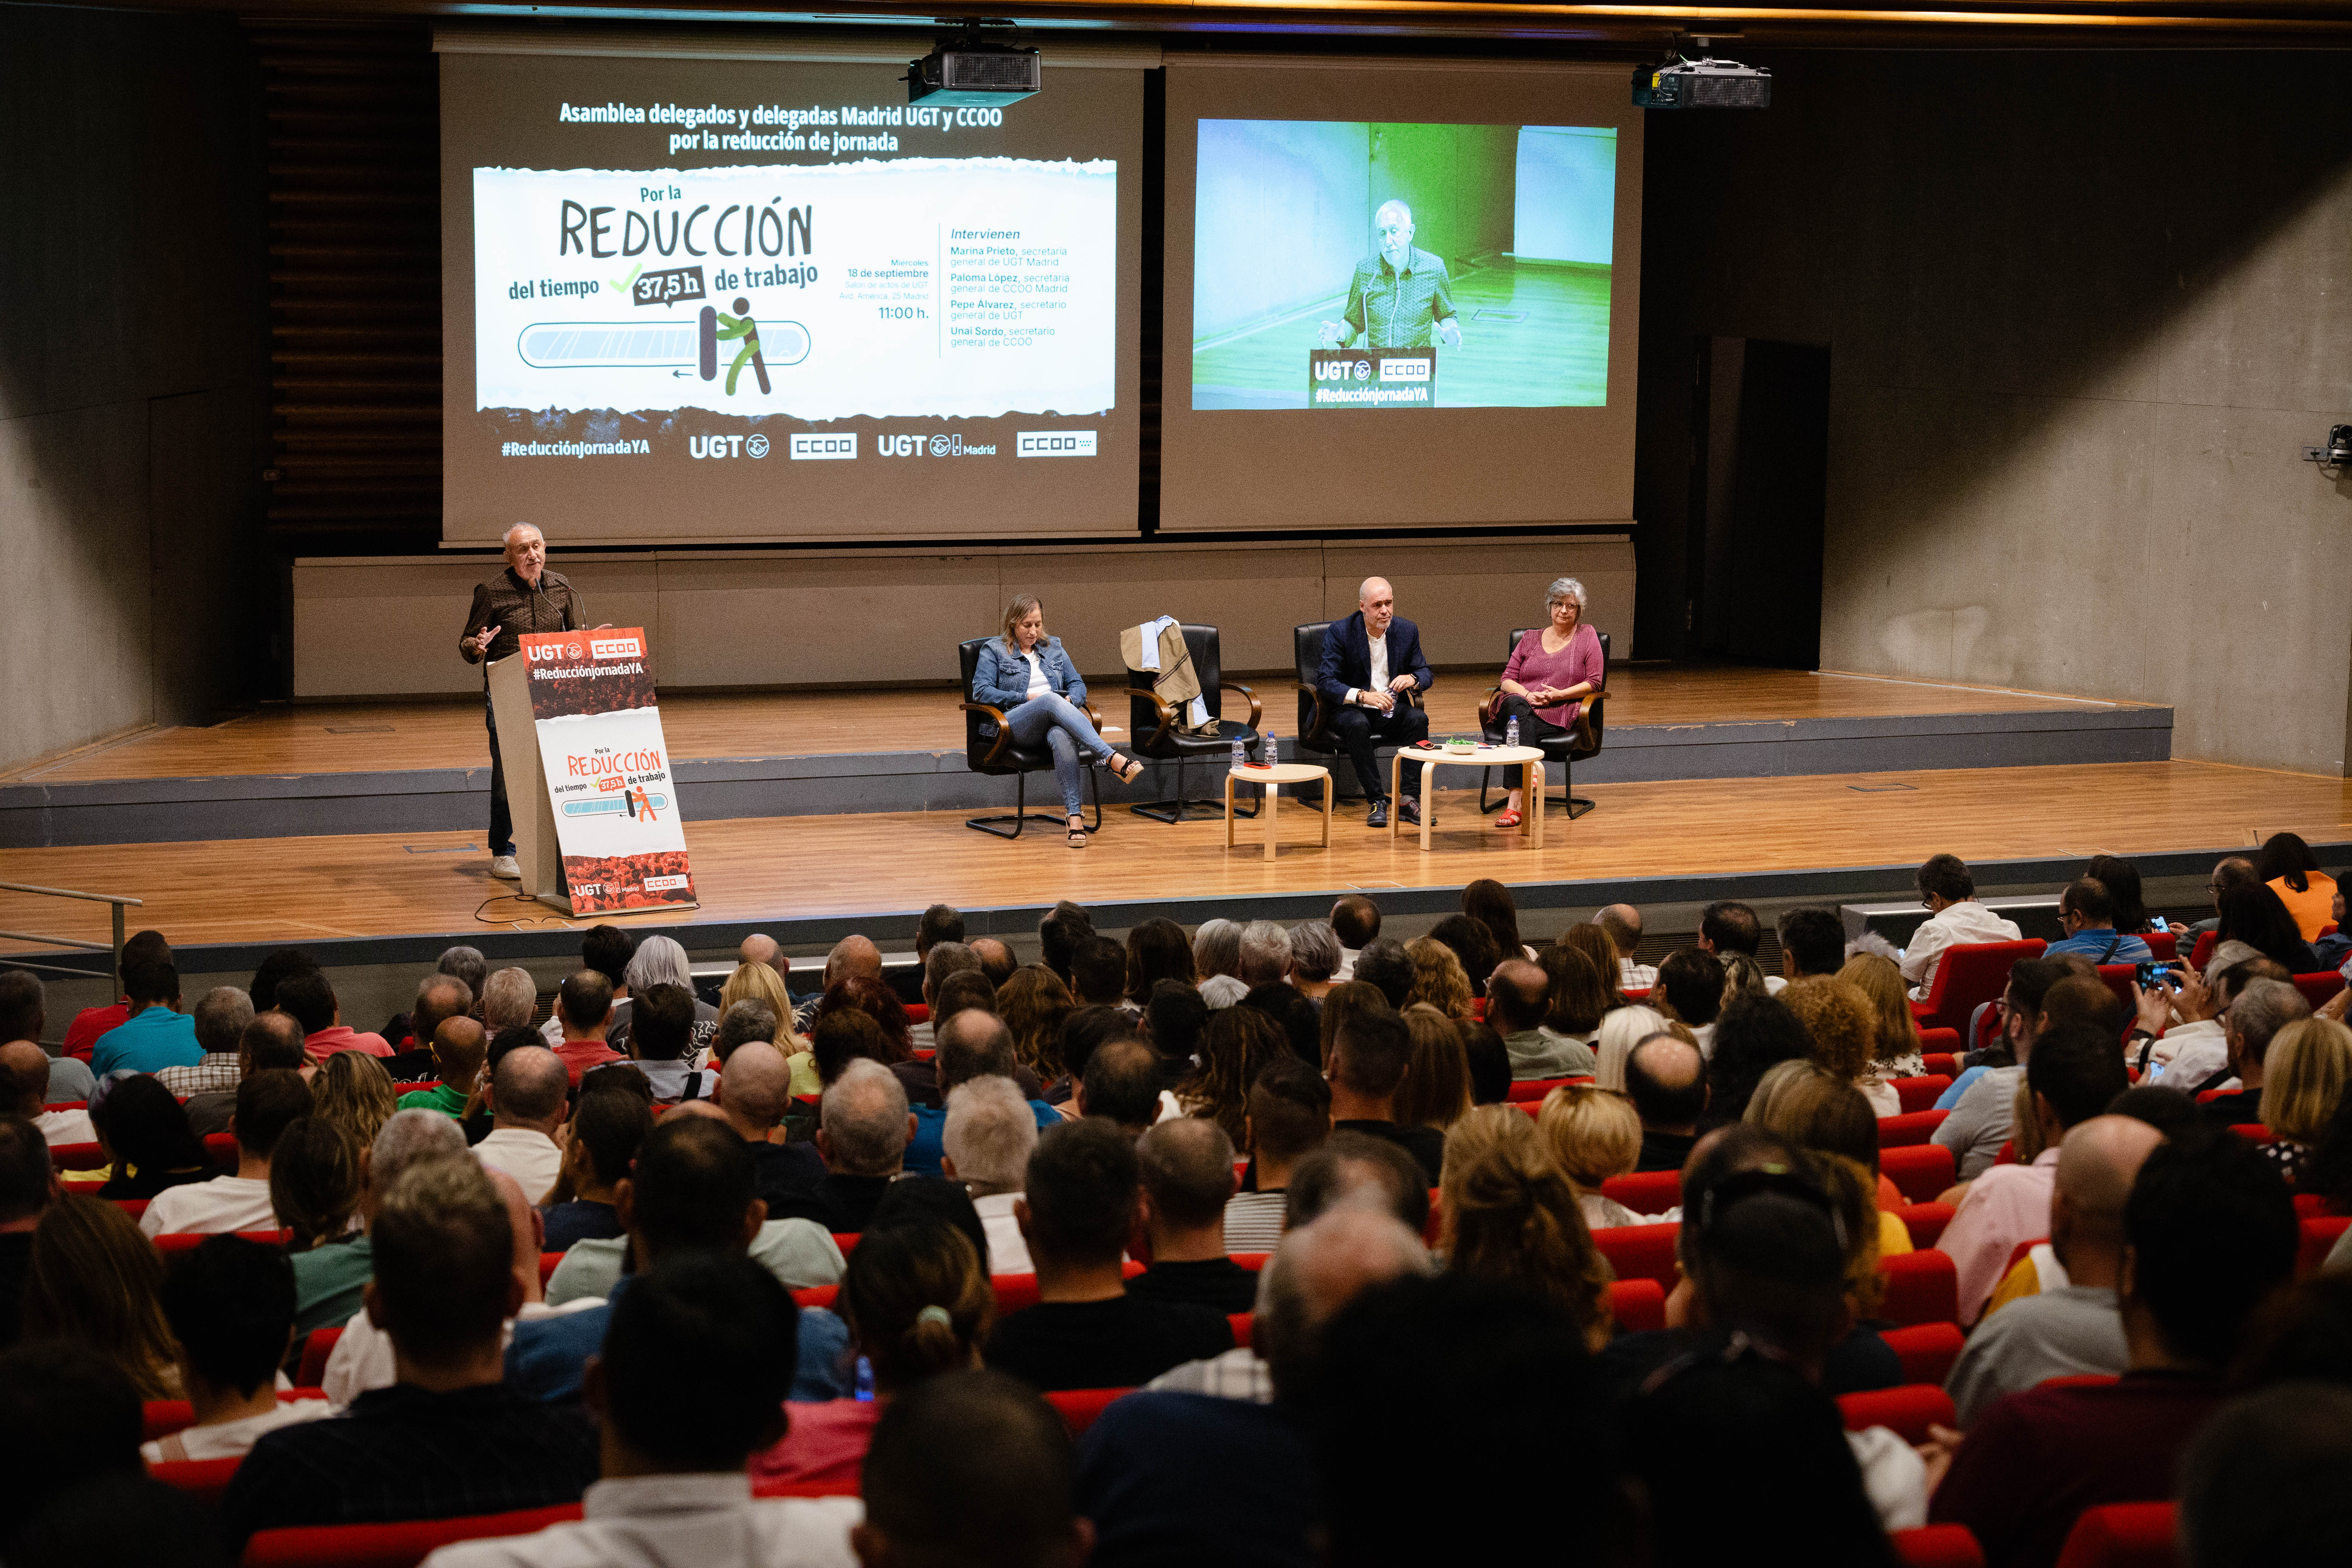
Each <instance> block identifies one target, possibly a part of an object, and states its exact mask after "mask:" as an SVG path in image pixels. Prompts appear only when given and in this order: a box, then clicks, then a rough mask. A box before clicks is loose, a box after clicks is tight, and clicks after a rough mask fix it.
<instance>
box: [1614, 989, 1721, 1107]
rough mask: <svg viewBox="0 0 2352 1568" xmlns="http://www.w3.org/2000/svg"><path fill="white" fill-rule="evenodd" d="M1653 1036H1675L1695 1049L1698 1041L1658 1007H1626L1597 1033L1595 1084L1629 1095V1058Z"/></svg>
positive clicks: (1617, 1012) (1615, 1011)
mask: <svg viewBox="0 0 2352 1568" xmlns="http://www.w3.org/2000/svg"><path fill="white" fill-rule="evenodd" d="M1652 1035H1674V1036H1676V1037H1678V1038H1680V1039H1682V1040H1685V1041H1686V1042H1688V1043H1689V1044H1691V1045H1694V1046H1696V1045H1697V1044H1698V1037H1696V1035H1693V1034H1692V1033H1691V1032H1690V1026H1688V1025H1686V1024H1677V1023H1675V1022H1674V1021H1673V1020H1672V1019H1670V1018H1668V1017H1667V1016H1665V1015H1664V1013H1661V1012H1659V1011H1658V1010H1657V1009H1656V1008H1655V1007H1643V1006H1638V1005H1635V1006H1625V1007H1619V1008H1616V1009H1615V1010H1613V1011H1612V1012H1611V1013H1610V1014H1609V1015H1608V1016H1606V1017H1604V1018H1602V1019H1601V1027H1600V1028H1599V1029H1597V1030H1595V1031H1594V1032H1593V1044H1592V1057H1593V1060H1594V1061H1595V1063H1597V1064H1598V1065H1597V1066H1595V1067H1594V1068H1593V1070H1592V1081H1593V1082H1594V1083H1595V1084H1597V1085H1599V1086H1600V1087H1601V1088H1602V1089H1607V1090H1609V1091H1610V1092H1611V1093H1612V1094H1622V1093H1624V1092H1625V1058H1627V1057H1630V1056H1632V1055H1633V1047H1635V1046H1638V1045H1640V1044H1641V1043H1642V1042H1643V1040H1646V1039H1648V1038H1649V1037H1651V1036H1652Z"/></svg>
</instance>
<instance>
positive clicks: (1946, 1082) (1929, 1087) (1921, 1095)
mask: <svg viewBox="0 0 2352 1568" xmlns="http://www.w3.org/2000/svg"><path fill="white" fill-rule="evenodd" d="M1887 1082H1888V1086H1889V1087H1890V1088H1892V1089H1894V1090H1895V1093H1896V1094H1897V1095H1899V1096H1900V1097H1901V1098H1902V1100H1903V1113H1904V1114H1905V1115H1906V1116H1908V1115H1911V1114H1913V1113H1914V1112H1916V1111H1921V1110H1934V1109H1935V1108H1936V1101H1937V1100H1939V1099H1941V1098H1942V1097H1943V1093H1944V1091H1945V1090H1946V1089H1949V1088H1951V1087H1952V1080H1951V1079H1948V1078H1946V1077H1945V1076H1944V1075H1943V1074H1941V1073H1929V1074H1928V1075H1927V1076H1926V1077H1924V1078H1898V1079H1888V1080H1887Z"/></svg>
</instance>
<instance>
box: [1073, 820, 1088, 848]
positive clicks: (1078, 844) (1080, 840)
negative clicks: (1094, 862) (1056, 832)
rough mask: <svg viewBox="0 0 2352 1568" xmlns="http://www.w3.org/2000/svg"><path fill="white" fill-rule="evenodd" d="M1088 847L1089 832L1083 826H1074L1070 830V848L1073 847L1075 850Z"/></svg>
mask: <svg viewBox="0 0 2352 1568" xmlns="http://www.w3.org/2000/svg"><path fill="white" fill-rule="evenodd" d="M1070 847H1071V848H1073V849H1084V848H1085V847H1087V830H1086V828H1085V827H1083V826H1075V825H1074V826H1072V827H1071V828H1070Z"/></svg>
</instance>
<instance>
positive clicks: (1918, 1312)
mask: <svg viewBox="0 0 2352 1568" xmlns="http://www.w3.org/2000/svg"><path fill="white" fill-rule="evenodd" d="M1878 1272H1879V1275H1880V1276H1881V1278H1883V1279H1885V1282H1886V1297H1885V1302H1884V1304H1883V1305H1881V1306H1880V1308H1879V1309H1878V1315H1879V1316H1880V1317H1882V1318H1886V1319H1889V1320H1891V1321H1895V1322H1896V1323H1956V1322H1958V1321H1959V1318H1960V1280H1959V1275H1958V1273H1957V1272H1956V1271H1955V1270H1954V1269H1953V1268H1952V1260H1951V1259H1950V1258H1947V1257H1946V1256H1945V1255H1944V1254H1942V1253H1940V1252H1906V1253H1905V1254H1903V1255H1902V1256H1901V1257H1899V1258H1880V1259H1879V1260H1878Z"/></svg>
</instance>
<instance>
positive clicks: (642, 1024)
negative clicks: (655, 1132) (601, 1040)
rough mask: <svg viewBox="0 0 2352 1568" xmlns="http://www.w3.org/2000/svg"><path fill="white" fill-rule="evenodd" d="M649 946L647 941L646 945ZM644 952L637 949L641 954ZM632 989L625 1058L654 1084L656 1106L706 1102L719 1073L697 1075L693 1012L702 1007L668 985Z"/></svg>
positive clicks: (687, 993) (685, 990) (690, 994)
mask: <svg viewBox="0 0 2352 1568" xmlns="http://www.w3.org/2000/svg"><path fill="white" fill-rule="evenodd" d="M663 940H667V938H665V939H663ZM651 945H652V943H651V942H650V941H648V942H647V943H646V946H651ZM644 951H645V949H644V948H639V949H638V952H641V953H642V952H644ZM631 990H632V996H631V1006H630V1008H629V1038H628V1048H629V1058H630V1059H631V1060H632V1061H634V1062H635V1063H636V1064H637V1070H639V1071H640V1072H642V1073H644V1074H645V1075H646V1082H647V1083H649V1084H651V1085H652V1086H653V1091H654V1103H655V1104H656V1105H675V1104H677V1102H678V1101H679V1100H708V1099H709V1098H710V1095H711V1092H712V1091H713V1090H714V1089H716V1088H717V1087H718V1083H719V1075H718V1074H716V1073H712V1072H700V1071H697V1070H696V1069H695V1068H694V1065H693V1064H694V1058H696V1057H697V1056H698V1055H699V1054H700V1051H699V1048H698V1047H697V1046H696V1045H695V1043H694V1024H695V1009H696V1008H697V1007H698V1006H701V1005H703V1004H701V1003H699V1002H697V1001H696V1000H695V996H694V993H693V992H692V991H690V990H688V988H686V987H685V986H683V985H673V984H669V983H668V982H667V981H656V982H655V983H654V984H650V985H646V986H642V987H632V988H631ZM713 1028H714V1030H715V1028H716V1020H715V1018H714V1021H713Z"/></svg>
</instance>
